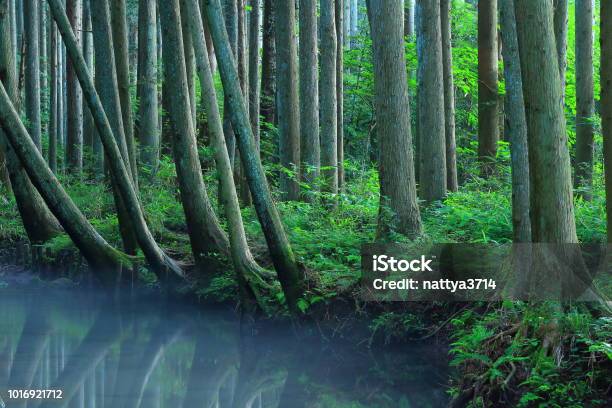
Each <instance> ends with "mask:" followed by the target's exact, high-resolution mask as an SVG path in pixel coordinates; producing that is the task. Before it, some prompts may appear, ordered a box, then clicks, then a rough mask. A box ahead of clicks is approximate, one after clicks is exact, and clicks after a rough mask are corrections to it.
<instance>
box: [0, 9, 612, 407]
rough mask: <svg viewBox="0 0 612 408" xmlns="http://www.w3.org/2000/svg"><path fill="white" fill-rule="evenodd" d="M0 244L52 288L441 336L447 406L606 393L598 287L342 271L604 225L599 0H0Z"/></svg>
mask: <svg viewBox="0 0 612 408" xmlns="http://www.w3.org/2000/svg"><path fill="white" fill-rule="evenodd" d="M607 198H608V199H607ZM606 220H607V221H606ZM0 240H1V241H0V242H1V243H0V249H1V250H3V251H5V252H6V251H8V252H9V253H10V252H19V251H15V250H14V249H15V248H18V247H20V246H22V245H26V246H27V251H26V252H27V254H25V255H24V256H23V258H24V260H23V262H24V263H26V264H28V265H30V266H31V268H30V269H31V270H34V271H36V275H37V276H36V279H39V280H41V281H45V282H48V283H49V284H53V282H57V281H58V280H69V281H71V282H76V283H78V284H79V285H80V286H83V287H84V286H88V285H89V286H91V285H94V286H96V287H98V286H99V287H102V288H105V289H107V290H108V292H109V294H110V293H117V292H119V291H122V290H127V288H133V287H144V288H148V289H154V290H157V291H159V293H160V296H161V294H165V295H168V296H170V297H188V298H193V299H197V301H198V302H203V303H230V304H232V305H238V306H239V308H240V311H241V313H242V315H243V316H249V318H253V317H254V316H259V317H266V318H276V319H284V318H287V319H291V320H292V321H293V322H295V324H298V325H299V324H300V323H299V322H304V321H310V320H312V319H314V320H317V321H321V320H322V321H325V320H327V321H328V324H330V323H329V321H332V322H336V321H337V320H342V319H343V317H340V315H342V316H344V318H345V317H346V315H347V314H350V315H355V314H367V315H368V316H369V318H370V323H369V326H368V327H369V331H370V336H371V337H370V340H369V342H368V344H369V345H372V344H375V343H377V344H400V345H401V344H405V342H407V341H409V340H414V339H421V340H426V339H431V338H434V337H435V338H438V339H440V340H439V341H441V342H445V343H447V344H449V356H450V357H449V358H450V365H451V366H453V367H455V369H454V372H453V373H452V374H451V375H449V376H448V378H447V379H446V380H447V382H448V384H446V386H447V388H448V390H447V392H448V394H449V398H450V400H451V401H452V402H451V404H452V406H474V407H477V406H551V407H552V406H555V407H556V406H584V405H588V406H606V405H607V404H609V403H610V402H611V401H612V391H611V388H610V384H609V381H610V375H611V373H612V371H611V367H612V366H611V364H612V362H611V360H612V346H611V345H610V340H611V338H612V320H610V317H609V316H610V303H609V301H608V299H607V297H606V293H605V290H608V294H609V290H610V287H611V285H610V284H611V282H609V281H606V280H604V282H603V284H604V289H605V290H603V291H598V292H597V294H596V295H594V296H596V301H592V302H587V303H584V302H583V303H580V302H578V303H575V302H554V301H550V302H531V301H520V300H505V301H499V302H472V303H465V302H464V303H462V302H448V303H445V302H412V303H409V302H369V301H365V300H363V299H362V298H361V297H360V295H359V288H360V279H361V245H362V244H367V243H373V242H376V243H392V242H395V243H404V244H408V245H421V246H427V245H431V244H436V243H462V244H476V243H477V244H482V245H488V246H499V245H504V244H509V245H511V246H512V245H513V244H514V245H517V244H522V245H529V244H534V245H533V248H534V249H533V251H542V249H538V248H541V247H538V246H537V245H535V244H596V245H603V246H604V247H605V245H606V244H607V243H608V242H612V1H609V0H469V1H468V0H365V1H363V0H320V1H317V0H163V1H161V0H160V1H156V0H45V1H41V0H0ZM530 247H531V246H530ZM564 251H565V252H564V253H563V254H561V258H562V260H566V261H568V263H570V264H571V265H574V263H572V262H574V261H573V260H574V259H575V253H574V252H572V250H569V249H567V250H564ZM570 252H571V253H570ZM537 254H538V253H537V252H536V255H535V257H536V258H537V257H538V255H537ZM541 254H542V253H540V255H541ZM516 258H519V257H518V256H517V257H516ZM581 259H582V258H581ZM605 260H606V263H605V265H606V267H607V265H608V264H607V262H608V256H605ZM561 263H563V261H561ZM2 264H3V262H0V288H1V287H3V286H7V285H8V286H10V283H7V282H9V281H10V279H9V278H8V277H7V276H6V275H8V272H7V273H4V272H2V271H3V269H2ZM580 265H582V261H580ZM608 277H609V276H608ZM4 280H6V281H7V282H4ZM570 285H571V283H570ZM76 290H78V289H76ZM0 296H1V295H0ZM591 300H593V299H591ZM347 305H348V306H347ZM351 305H352V306H351ZM347 309H350V310H347ZM330 316H333V317H330ZM335 319H337V320H335ZM332 324H333V323H332ZM2 344H3V343H2V342H1V341H0V345H2ZM0 383H1V382H0ZM1 401H2V400H1V399H0V402H1ZM260 403H261V402H260ZM311 404H314V403H312V402H311ZM239 405H240V404H238V405H234V406H239ZM126 406H127V405H126ZM185 406H188V405H185ZM193 406H195V405H193ZM240 406H251V405H248V404H245V405H240ZM271 406H272V405H271ZM281 406H282V404H281ZM287 406H288V405H287ZM304 406H368V405H367V404H366V405H340V404H338V405H334V404H331V403H330V404H329V405H325V404H323V405H309V404H306V405H304ZM376 406H379V405H376ZM380 406H394V405H393V404H391V405H380ZM608 406H609V405H608Z"/></svg>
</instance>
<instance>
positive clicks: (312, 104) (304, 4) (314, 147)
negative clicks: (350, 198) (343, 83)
mask: <svg viewBox="0 0 612 408" xmlns="http://www.w3.org/2000/svg"><path fill="white" fill-rule="evenodd" d="M317 54H318V53H317V2H316V1H315V0H300V81H299V83H300V137H301V140H300V141H301V149H300V152H301V155H302V166H301V168H302V177H303V179H304V182H306V183H307V184H309V185H310V186H314V182H315V180H316V179H317V178H318V177H319V170H320V167H321V148H320V143H319V92H318V91H319V90H318V79H317V77H318V74H317V73H318V70H319V69H318V68H319V67H318V58H317ZM304 197H305V198H306V199H307V200H309V201H310V200H312V199H313V198H314V197H313V195H312V194H308V192H306V194H305V196H304Z"/></svg>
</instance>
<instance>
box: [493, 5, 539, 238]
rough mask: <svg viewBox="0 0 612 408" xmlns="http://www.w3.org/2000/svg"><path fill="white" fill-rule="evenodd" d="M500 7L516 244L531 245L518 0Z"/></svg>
mask: <svg viewBox="0 0 612 408" xmlns="http://www.w3.org/2000/svg"><path fill="white" fill-rule="evenodd" d="M499 5H500V25H501V33H502V39H503V43H504V47H503V48H502V53H503V57H504V79H505V84H506V98H505V102H504V103H505V107H504V112H505V133H506V139H507V140H508V141H509V142H510V155H511V160H512V166H511V170H512V233H513V234H512V237H513V239H512V241H513V242H530V241H531V220H530V217H529V153H528V152H529V150H528V148H527V121H526V118H525V102H524V99H523V80H522V77H521V63H520V56H519V50H518V39H517V37H516V20H515V16H514V0H506V1H501V2H500V3H499Z"/></svg>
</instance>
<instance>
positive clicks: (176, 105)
mask: <svg viewBox="0 0 612 408" xmlns="http://www.w3.org/2000/svg"><path fill="white" fill-rule="evenodd" d="M183 1H185V0H183ZM159 6H160V7H159V13H160V16H161V25H162V36H163V39H164V40H163V47H164V48H163V52H162V55H163V59H164V70H165V71H166V72H167V73H168V75H169V76H170V77H171V78H173V86H172V87H170V89H169V94H166V95H164V97H165V98H169V102H170V103H169V107H170V111H169V112H168V113H169V114H170V124H171V126H172V149H173V152H174V161H175V164H176V173H177V179H178V183H179V188H180V192H181V202H182V204H183V210H184V212H185V218H186V221H187V230H188V232H189V238H190V241H191V249H192V252H193V257H194V259H195V262H196V265H197V266H198V268H199V269H200V271H201V272H202V273H206V272H211V271H214V269H213V267H212V265H214V263H215V262H214V258H215V255H216V254H218V253H221V254H224V255H225V254H228V253H229V243H228V241H227V237H226V235H225V233H224V232H223V230H222V229H221V227H220V225H219V220H218V219H217V217H216V215H215V212H214V210H213V208H212V205H211V203H210V201H209V199H208V193H207V192H206V186H205V185H204V179H203V178H202V169H201V167H200V159H199V157H198V146H197V141H196V137H195V130H194V124H193V121H192V119H193V118H192V116H191V109H190V101H189V89H188V85H187V82H188V81H187V77H186V68H185V62H186V61H185V55H184V54H183V50H184V49H183V46H182V45H183V44H184V39H183V38H182V33H183V32H188V31H189V27H187V30H183V29H182V27H181V10H180V6H179V0H168V1H164V2H161V3H160V5H159ZM185 11H186V10H184V12H185ZM189 43H190V44H191V41H189Z"/></svg>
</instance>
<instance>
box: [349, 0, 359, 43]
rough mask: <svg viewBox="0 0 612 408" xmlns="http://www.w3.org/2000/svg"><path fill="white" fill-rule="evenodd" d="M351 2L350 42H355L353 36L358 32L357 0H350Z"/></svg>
mask: <svg viewBox="0 0 612 408" xmlns="http://www.w3.org/2000/svg"><path fill="white" fill-rule="evenodd" d="M350 2H351V30H350V31H351V32H350V36H351V43H354V42H355V37H356V36H357V34H359V1H358V0H350Z"/></svg>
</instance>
